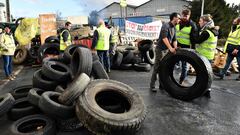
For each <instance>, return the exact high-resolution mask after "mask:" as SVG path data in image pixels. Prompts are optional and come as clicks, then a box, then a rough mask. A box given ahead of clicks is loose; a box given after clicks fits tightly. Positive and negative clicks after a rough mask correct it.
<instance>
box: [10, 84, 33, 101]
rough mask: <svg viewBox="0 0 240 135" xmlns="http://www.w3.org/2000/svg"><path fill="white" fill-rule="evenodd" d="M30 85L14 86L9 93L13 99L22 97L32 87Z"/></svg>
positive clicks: (25, 95)
mask: <svg viewBox="0 0 240 135" xmlns="http://www.w3.org/2000/svg"><path fill="white" fill-rule="evenodd" d="M32 87H33V86H32V85H23V86H19V87H16V88H14V89H13V90H12V92H11V94H12V96H13V97H14V99H19V98H24V97H27V95H28V92H29V91H30V90H31V89H32Z"/></svg>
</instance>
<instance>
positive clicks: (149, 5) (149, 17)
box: [98, 0, 189, 28]
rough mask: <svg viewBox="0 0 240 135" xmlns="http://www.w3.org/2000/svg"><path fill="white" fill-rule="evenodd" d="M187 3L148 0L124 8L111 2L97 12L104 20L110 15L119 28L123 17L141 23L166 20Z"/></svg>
mask: <svg viewBox="0 0 240 135" xmlns="http://www.w3.org/2000/svg"><path fill="white" fill-rule="evenodd" d="M188 5H189V3H188V2H187V1H186V0H149V1H147V2H145V3H143V4H141V5H139V6H134V5H128V6H127V8H125V9H124V8H121V7H120V4H119V3H118V2H113V3H112V4H110V5H108V6H106V7H105V8H103V9H101V10H100V11H99V12H98V13H99V14H100V16H101V17H102V18H104V19H105V20H106V21H108V18H109V17H110V16H111V17H112V21H113V23H114V24H115V25H118V26H120V28H121V27H124V19H127V20H129V21H132V22H136V23H141V24H146V23H150V22H153V21H157V20H162V21H168V19H169V15H170V14H171V13H172V12H179V13H181V11H182V10H183V9H186V7H187V6H188Z"/></svg>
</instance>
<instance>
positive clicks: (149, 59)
mask: <svg viewBox="0 0 240 135" xmlns="http://www.w3.org/2000/svg"><path fill="white" fill-rule="evenodd" d="M155 57H156V55H155V49H154V48H151V49H150V50H148V51H146V52H145V53H144V62H146V63H149V64H151V65H153V64H154V63H155Z"/></svg>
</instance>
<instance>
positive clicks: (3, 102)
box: [0, 93, 15, 116]
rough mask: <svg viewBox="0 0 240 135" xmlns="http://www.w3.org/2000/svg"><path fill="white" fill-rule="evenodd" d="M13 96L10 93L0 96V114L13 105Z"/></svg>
mask: <svg viewBox="0 0 240 135" xmlns="http://www.w3.org/2000/svg"><path fill="white" fill-rule="evenodd" d="M14 102H15V100H14V98H13V96H12V95H11V94H10V93H7V94H4V95H1V96H0V116H2V115H4V114H5V113H7V112H8V111H9V109H11V108H12V106H13V105H14Z"/></svg>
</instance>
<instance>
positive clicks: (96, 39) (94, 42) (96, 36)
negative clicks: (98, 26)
mask: <svg viewBox="0 0 240 135" xmlns="http://www.w3.org/2000/svg"><path fill="white" fill-rule="evenodd" d="M97 41H98V32H97V30H95V31H94V33H93V41H92V47H91V49H95V47H96V46H97Z"/></svg>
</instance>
